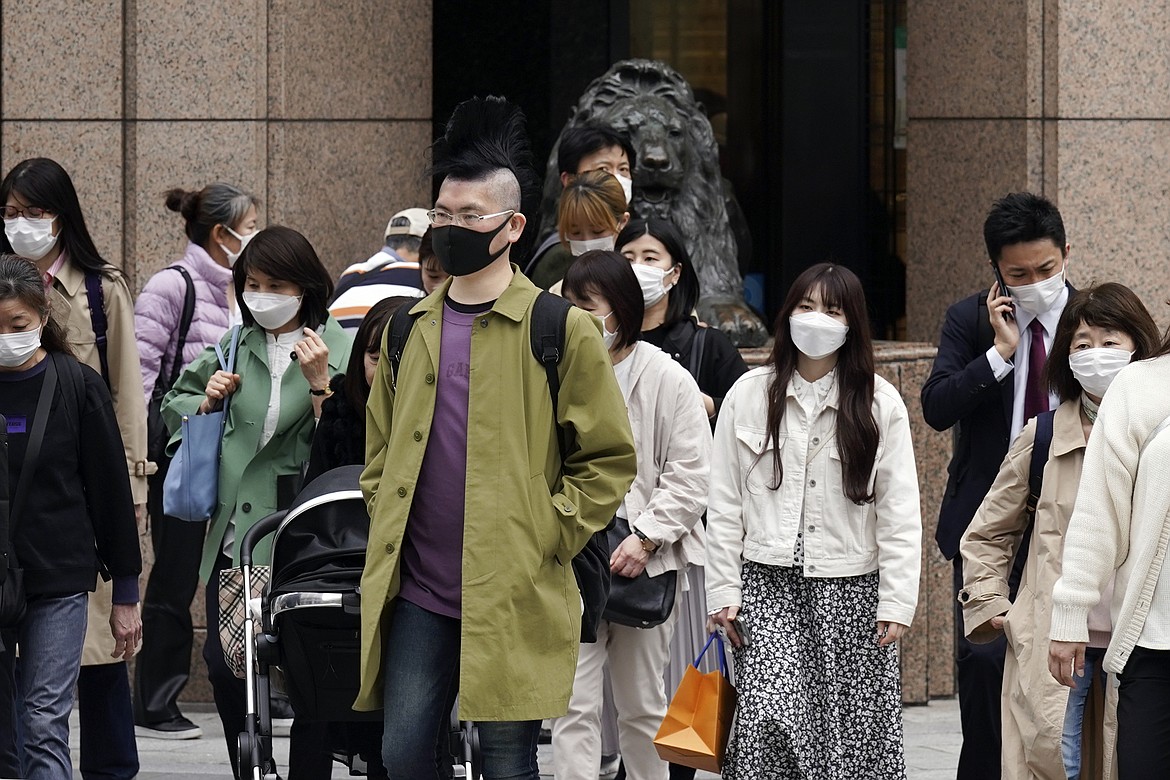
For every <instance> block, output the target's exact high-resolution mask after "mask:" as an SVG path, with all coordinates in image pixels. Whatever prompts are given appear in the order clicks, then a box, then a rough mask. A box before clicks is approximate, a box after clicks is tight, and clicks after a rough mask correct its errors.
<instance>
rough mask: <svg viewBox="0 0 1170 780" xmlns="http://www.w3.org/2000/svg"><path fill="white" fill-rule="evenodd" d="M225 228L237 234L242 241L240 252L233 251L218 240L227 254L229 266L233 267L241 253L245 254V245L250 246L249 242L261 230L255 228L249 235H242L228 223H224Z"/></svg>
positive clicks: (237, 237) (237, 238)
mask: <svg viewBox="0 0 1170 780" xmlns="http://www.w3.org/2000/svg"><path fill="white" fill-rule="evenodd" d="M223 229H224V230H226V231H227V232H229V233H231V234H232V235H233V236H235V237H236V240H238V241H239V242H240V251H239V252H233V251H232V250H230V249H228V248H227V247H226V246H224V245H223V244H222V243H220V242H218V241H217V242H216V243H217V244H219V248H220V249H222V250H223V253H224V254H225V255H227V261H228V268H231V267H232V266H234V265H235V264H236V261H237V260H239V259H240V255H242V254H244V247H246V246H248V242H249V241H251V240H252V239H253V238H255V237H256V234H257V233H259V232H260V231H259V230H253V231H252V232H251V233H248V234H247V235H244V236H241V235H240V234H239V233H237V232H236V231H234V230H232V229H231V228H230V227H228V226H227V225H224V226H223Z"/></svg>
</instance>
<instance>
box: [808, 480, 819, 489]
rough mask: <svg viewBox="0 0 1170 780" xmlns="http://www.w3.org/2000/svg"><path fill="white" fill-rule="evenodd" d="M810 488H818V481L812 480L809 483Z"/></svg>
mask: <svg viewBox="0 0 1170 780" xmlns="http://www.w3.org/2000/svg"><path fill="white" fill-rule="evenodd" d="M808 486H809V487H816V486H817V481H816V480H815V479H810V480H809V481H808Z"/></svg>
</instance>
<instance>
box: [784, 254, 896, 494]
mask: <svg viewBox="0 0 1170 780" xmlns="http://www.w3.org/2000/svg"><path fill="white" fill-rule="evenodd" d="M813 290H819V291H820V295H821V301H822V302H823V303H824V304H825V306H826V307H832V308H837V309H840V310H841V312H842V313H843V314H844V315H845V319H846V321H847V322H848V324H849V335H848V337H847V338H846V339H845V343H844V344H843V345H842V346H841V349H840V350H839V351H838V352H837V379H836V382H837V388H838V399H839V400H838V409H837V431H836V435H837V448H838V450H839V452H840V453H841V471H842V473H843V477H844V483H845V495H846V496H848V497H849V500H850V501H853V502H854V503H857V504H862V503H866V502H868V501H873V499H874V496H873V494H872V493H871V492H870V491H869V477H870V474H871V472H872V471H873V464H874V460H875V459H876V458H877V448H878V436H879V435H878V427H877V421H876V420H874V418H873V393H874V364H873V342H872V341H871V339H870V335H869V316H868V314H867V312H866V308H865V293H864V292H863V291H862V288H861V280H860V279H858V278H857V275H856V274H854V273H853V272H852V271H850V270H849V269H848V268H845V267H844V266H840V265H836V264H834V263H819V264H817V265H814V266H813V267H811V268H809V269H808V270H806V271H805V272H804V273H802V274H801V275H800V276H798V277H796V281H794V282H793V283H792V287H790V288H789V289H788V297H787V298H785V299H784V305H783V306H782V307H781V308H780V313H779V314H778V315H777V317H776V324H775V327H774V332H775V335H776V342H775V345H774V346H773V347H772V354H771V356H770V357H769V359H768V362H769V364H770V365H771V366H772V368H773V369H774V370H775V373H774V374H773V377H772V384H771V386H769V388H768V421H767V425H768V442H769V443H770V446H771V449H772V463H773V469H774V473H775V474H776V481H775V484H774V485H773V486H772V488H773V489H774V490H775V489H779V487H780V483H781V481H782V480H783V479H784V472H783V467H782V465H781V461H780V446H779V442H780V425H781V423H782V422H783V419H784V406H785V399H786V397H787V393H788V383H789V381H790V380H791V379H792V374H793V372H794V371H796V360H797V355H798V354H799V353H798V351H797V349H796V345H795V344H794V343H793V342H792V334H791V330H790V328H789V326H788V318H789V317H790V316H792V313H793V312H795V311H796V307H797V305H798V304H799V303H800V302H801V301H802V300H804V299H805V298H806V297H808V295H809V294H810V293H811V292H812V291H813Z"/></svg>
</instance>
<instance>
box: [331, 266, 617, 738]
mask: <svg viewBox="0 0 1170 780" xmlns="http://www.w3.org/2000/svg"><path fill="white" fill-rule="evenodd" d="M513 268H515V266H513ZM448 286H449V283H448V284H447V285H444V286H443V287H442V288H440V289H439V290H436V291H435V292H434V293H432V294H431V295H430V296H428V297H427V298H425V299H424V300H422V301H421V302H419V303H418V304H416V305H415V306H414V307H413V308H412V309H410V311H411V313H417V314H419V317H418V319H417V321H416V322H415V324H414V327H413V329H412V330H411V332H410V336H409V338H408V339H407V341H406V345H405V347H404V349H403V355H402V365H401V368H400V371H399V376H398V382H397V394H395V390H394V388H393V387H392V386H391V379H390V376H389V371H390V360H389V358H388V357H387V356H386V340H385V338H384V339H383V343H382V354H381V359H380V361H379V364H378V371H377V373H376V375H375V377H374V384H373V387H372V388H371V391H370V402H369V406H368V407H367V412H366V444H367V447H366V463H367V466H366V469H365V472H364V473H363V474H362V480H361V481H362V490H363V492H364V493H365V496H366V502H367V504H368V506H369V510H370V517H371V518H372V520H371V522H370V541H369V548H368V550H367V555H366V567H365V573H364V575H363V576H362V648H361V666H362V679H361V690H360V692H359V694H358V699H357V701H356V703H355V704H354V708H355V709H357V710H373V709H377V708H379V707H381V706H382V697H383V677H382V650H383V645H384V643H385V634H386V628H387V618H388V616H389V614H390V610H389V609H388V606H389V604H390V602H391V600H392V599H393V598H394V597H395V595H396V594H397V593H398V589H399V582H400V576H401V570H400V563H399V554H400V552H401V550H402V539H403V534H404V532H405V530H406V522H407V515H408V513H409V511H410V507H411V501H412V491H413V489H414V486H415V484H416V483H417V481H418V476H419V471H420V468H421V466H422V461H423V453H424V452H425V451H426V446H427V440H428V438H429V435H430V431H431V423H432V416H433V413H434V407H435V395H436V381H441V380H438V379H437V376H436V375H437V366H438V365H439V345H440V337H441V330H442V321H443V317H442V312H443V305H444V304H443V302H444V299H445V297H446V293H447V287H448ZM537 292H538V290H537V288H536V287H535V286H534V285H533V284H532V282H530V281H528V279H527V278H526V277H524V276H523V275H522V274H520V273H519V272H517V273H516V274H515V276H514V277H513V280H512V282H511V284H510V285H509V286H508V288H507V289H506V290H505V291H504V292H503V294H501V295H500V297H499V299H498V300H497V301H496V302H495V304H494V305H493V306H492V308H491V310H490V311H488V312H486V313H485V314H483V315H481V316H480V318H479V319H477V320H476V325H475V326H474V328H473V331H472V337H471V374H470V377H471V378H470V383H471V384H470V390H469V398H468V407H469V408H468V426H467V429H468V430H467V474H466V478H465V486H466V491H467V492H466V503H465V508H464V514H463V517H464V521H463V522H464V525H463V572H462V574H463V603H462V620H461V621H460V639H461V644H460V655H459V712H460V717H462V718H464V719H469V720H487V721H499V720H536V719H541V718H548V717H556V716H559V715H563V714H564V713H565V711H566V709H567V708H568V702H569V694H570V693H571V691H572V687H573V675H574V672H575V670H576V667H577V649H578V646H579V640H580V630H581V601H580V594H579V593H578V590H577V584H576V580H575V579H574V577H573V570H572V566H570V561H571V560H572V558H573V556H574V555H575V554H576V553H577V552H579V551H580V550H581V548H582V547H584V546H585V543H586V542H587V541H588V539H589V537H590V535H592V534H593V533H594V532H595V531H598V530H600V529H602V528H604V527H605V526H606V524H608V523H609V521H610V519H611V518H612V517H613V514H614V511H615V510H616V509H617V507H618V506H619V504H620V503H621V501H622V498H623V497H624V496H625V494H626V491H627V490H628V489H629V486H630V483H631V482H632V481H633V478H634V475H635V473H636V471H637V465H636V460H635V457H634V444H633V437H632V435H631V433H630V424H629V421H628V419H627V417H626V411H625V404H624V402H623V401H622V395H621V391H620V390H619V389H618V386H617V381H616V379H615V377H614V372H613V369H612V368H611V364H610V359H609V354H608V352H607V351H606V349H605V345H604V344H603V343H602V340H601V335H600V330H599V327H598V324H597V322H596V319H595V318H593V317H592V316H590V315H589V314H587V313H586V312H583V311H581V310H580V309H576V308H574V309H572V310H571V311H570V312H569V318H568V323H567V325H566V339H565V355H564V357H563V358H562V360H561V362H560V364H559V372H560V376H561V391H560V402H559V407H560V408H559V409H558V410H557V417H558V419H559V420H560V422H561V424H562V425H563V426H564V427H565V428H566V430H567V431H568V432H569V436H570V440H571V441H574V444H573V445H571V447H570V451H569V456H568V459H567V461H566V463H565V467H564V477H563V479H562V477H561V474H560V469H559V465H558V464H559V461H560V455H559V452H558V448H557V438H556V426H555V425H554V422H553V409H552V401H551V399H550V396H549V390H548V383H547V378H546V375H545V370H544V367H543V366H542V365H541V364H540V363H538V362H537V360H536V358H535V357H534V356H533V354H532V351H531V349H530V346H529V316H530V311H531V307H532V303H533V301H534V300H535V298H536V295H537ZM402 313H404V310H400V312H399V314H400V315H401V314H402ZM388 330H389V329H387V332H388ZM390 695H391V696H393V692H390ZM387 706H396V705H395V703H394V702H387Z"/></svg>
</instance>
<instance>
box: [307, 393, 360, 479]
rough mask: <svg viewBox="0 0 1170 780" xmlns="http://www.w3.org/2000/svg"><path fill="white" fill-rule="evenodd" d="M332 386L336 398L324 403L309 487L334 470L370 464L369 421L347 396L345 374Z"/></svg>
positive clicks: (318, 422)
mask: <svg viewBox="0 0 1170 780" xmlns="http://www.w3.org/2000/svg"><path fill="white" fill-rule="evenodd" d="M329 386H330V387H332V388H333V395H331V396H329V397H328V398H326V399H325V402H324V403H323V404H321V419H320V420H318V421H317V430H316V432H315V433H314V434H313V449H312V450H311V451H310V454H309V466H308V468H307V469H306V470H305V482H304V484H306V485H307V484H309V483H310V482H312V481H313V480H314V479H316V478H317V477H319V476H321V475H322V474H324V473H325V472H326V471H329V470H330V469H335V468H338V467H340V466H354V465H357V464H359V463H365V462H366V418H365V416H364V415H359V414H358V413H357V410H356V409H354V408H353V404H351V403H350V402H349V399H348V398H347V397H346V395H345V374H337V375H336V376H334V377H333V379H331V380H330V381H329Z"/></svg>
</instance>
